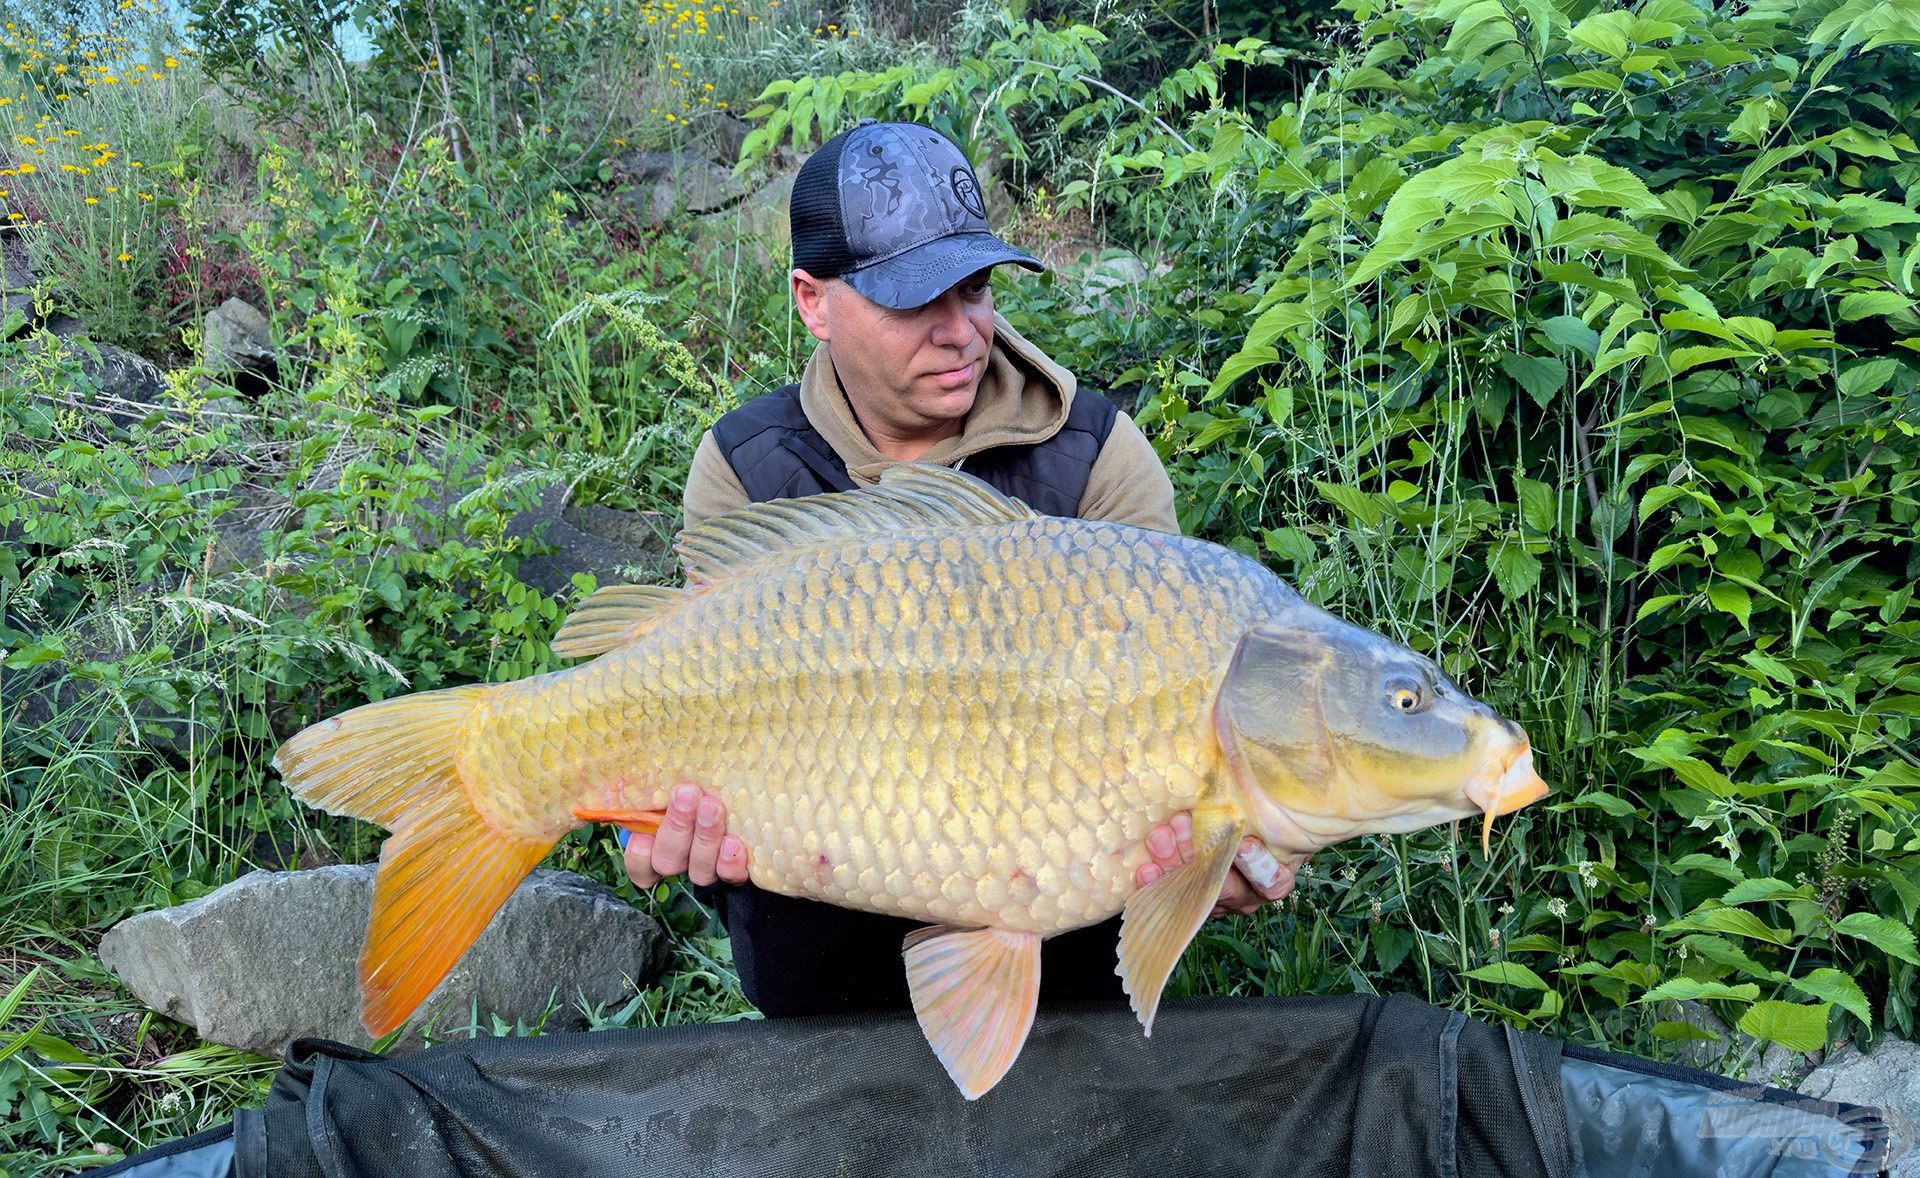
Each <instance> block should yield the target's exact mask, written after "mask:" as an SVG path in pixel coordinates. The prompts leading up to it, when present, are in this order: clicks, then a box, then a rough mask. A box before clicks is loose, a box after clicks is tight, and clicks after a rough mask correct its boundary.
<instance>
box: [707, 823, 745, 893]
mask: <svg viewBox="0 0 1920 1178" xmlns="http://www.w3.org/2000/svg"><path fill="white" fill-rule="evenodd" d="M714 874H716V875H718V876H719V877H720V878H721V879H722V880H724V881H726V882H727V883H730V884H743V883H746V882H747V878H748V873H747V844H745V843H743V842H741V841H740V839H739V837H738V836H736V835H731V834H730V835H728V836H727V837H726V838H723V839H721V840H720V862H719V863H718V864H716V865H715V866H714Z"/></svg>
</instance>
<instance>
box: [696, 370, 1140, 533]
mask: <svg viewBox="0 0 1920 1178" xmlns="http://www.w3.org/2000/svg"><path fill="white" fill-rule="evenodd" d="M1119 415H1120V410H1119V409H1117V408H1115V407H1114V404H1113V402H1112V401H1109V400H1107V398H1106V397H1105V396H1103V395H1102V394H1100V393H1097V392H1095V391H1093V390H1092V389H1085V388H1083V389H1080V390H1079V391H1078V392H1076V393H1075V394H1074V397H1073V404H1072V405H1071V406H1070V407H1069V408H1068V411H1067V421H1066V424H1065V425H1063V426H1061V427H1060V430H1059V432H1058V433H1056V434H1054V435H1053V436H1052V437H1050V438H1048V439H1046V440H1045V441H1042V442H1035V443H1034V444H1032V445H1030V446H996V447H995V448H993V449H991V450H983V451H981V452H980V453H978V454H972V455H969V456H968V457H966V458H965V459H963V460H962V461H961V464H960V469H962V470H964V471H966V472H967V473H968V474H970V475H974V476H976V477H978V478H981V479H984V480H985V481H986V482H988V483H991V484H992V485H993V486H995V487H997V488H999V489H1000V490H1001V491H1004V492H1005V493H1006V494H1008V495H1011V496H1013V497H1014V498H1015V499H1018V500H1020V501H1021V502H1022V503H1025V504H1026V505H1027V506H1029V507H1031V508H1033V509H1034V510H1035V511H1038V512H1041V513H1043V514H1045V515H1060V516H1068V517H1072V516H1077V515H1079V514H1080V498H1081V496H1082V495H1084V494H1085V493H1086V490H1087V477H1088V476H1089V475H1091V474H1092V473H1093V460H1094V459H1096V458H1098V457H1099V456H1100V448H1101V447H1102V446H1104V445H1106V444H1107V435H1108V434H1109V433H1111V432H1112V431H1113V422H1114V419H1115V418H1117V417H1118V416H1119ZM713 440H714V442H715V444H717V445H718V446H719V447H720V453H721V454H722V455H724V456H725V457H726V460H727V465H728V466H731V467H732V468H733V473H734V474H735V475H737V476H739V479H740V485H741V486H743V487H745V488H746V491H747V498H748V499H750V500H752V501H753V502H755V503H764V502H765V501H767V500H768V499H793V498H797V497H799V496H801V495H819V494H823V493H825V492H828V491H851V490H853V486H854V484H853V479H852V478H850V477H849V476H848V474H847V464H846V463H845V462H844V461H842V460H841V458H840V455H838V454H836V453H835V452H834V449H833V447H832V446H829V445H827V440H826V439H825V438H823V437H821V436H820V431H819V430H817V429H815V428H813V423H812V422H810V421H808V420H807V415H806V414H805V413H804V412H802V411H801V409H800V386H799V385H797V384H790V385H784V386H782V387H780V388H777V389H775V390H773V391H772V392H770V393H765V394H762V395H761V396H758V397H755V398H754V399H753V400H751V401H748V402H747V403H746V404H745V405H742V406H740V408H738V409H735V410H734V411H733V412H731V413H729V414H727V415H726V416H725V417H722V418H721V419H720V420H719V421H716V422H714V423H713Z"/></svg>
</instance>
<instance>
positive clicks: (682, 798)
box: [653, 784, 700, 875]
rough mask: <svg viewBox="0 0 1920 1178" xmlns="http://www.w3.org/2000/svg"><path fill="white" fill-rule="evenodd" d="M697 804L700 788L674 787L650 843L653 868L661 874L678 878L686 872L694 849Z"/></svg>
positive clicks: (694, 786) (683, 785)
mask: <svg viewBox="0 0 1920 1178" xmlns="http://www.w3.org/2000/svg"><path fill="white" fill-rule="evenodd" d="M699 805H700V787H699V786H697V785H685V784H682V785H676V786H674V787H673V793H672V795H671V796H670V797H669V798H668V799H667V815H666V817H665V818H662V819H661V820H660V832H659V834H657V835H656V836H654V840H653V869H654V870H655V871H657V872H659V873H660V874H661V875H679V874H680V873H681V872H683V871H685V870H686V869H687V852H688V851H689V850H690V849H691V848H692V846H693V819H694V811H695V810H696V809H697V808H698V807H699Z"/></svg>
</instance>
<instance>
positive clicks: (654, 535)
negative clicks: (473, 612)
mask: <svg viewBox="0 0 1920 1178" xmlns="http://www.w3.org/2000/svg"><path fill="white" fill-rule="evenodd" d="M507 534H508V535H509V536H520V537H532V538H533V539H534V540H536V541H538V542H541V543H544V544H547V545H551V546H552V551H550V552H548V553H546V554H544V555H541V556H534V557H529V558H528V559H526V560H524V561H522V562H521V564H520V569H519V572H518V574H517V575H518V576H519V578H520V580H521V581H522V582H524V583H525V584H527V585H529V586H531V587H533V588H535V589H538V590H540V591H541V592H543V593H546V594H548V595H549V596H557V595H560V594H564V593H570V592H572V591H573V581H572V578H573V574H575V573H583V572H584V573H592V574H593V576H594V578H595V580H597V581H598V582H599V583H600V584H602V585H606V584H609V583H611V582H614V581H625V580H629V579H637V580H639V581H641V582H643V583H645V582H653V581H659V580H662V579H664V578H665V577H667V576H669V575H671V574H672V572H673V570H674V568H675V561H674V558H673V556H672V554H671V553H670V552H669V550H668V544H669V542H670V541H671V539H672V537H673V520H672V519H670V518H669V517H667V516H664V515H661V514H659V513H658V512H650V511H619V510H616V509H614V508H611V507H600V506H598V505H587V506H581V505H578V504H573V503H568V502H567V501H566V488H565V487H549V488H547V489H546V490H545V491H543V492H542V493H541V495H540V500H539V502H538V503H536V504H535V505H534V506H533V507H531V508H529V509H527V510H526V511H523V512H521V513H520V514H519V515H517V516H515V517H514V518H513V519H512V520H510V521H508V523H507Z"/></svg>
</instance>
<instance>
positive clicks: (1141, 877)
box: [1133, 810, 1298, 916]
mask: <svg viewBox="0 0 1920 1178" xmlns="http://www.w3.org/2000/svg"><path fill="white" fill-rule="evenodd" d="M1147 854H1149V855H1152V856H1153V858H1152V859H1150V860H1149V861H1147V862H1145V863H1142V864H1141V865H1140V866H1139V868H1138V869H1136V870H1135V871H1134V873H1133V878H1134V882H1135V883H1138V884H1139V885H1140V886H1141V887H1143V888H1144V887H1146V886H1147V885H1148V884H1150V883H1152V882H1153V881H1154V880H1156V879H1159V878H1160V877H1161V876H1163V875H1165V874H1166V873H1167V872H1169V871H1172V870H1173V869H1174V868H1176V867H1178V866H1180V865H1181V864H1182V863H1185V862H1186V861H1187V860H1189V859H1191V858H1193V815H1191V814H1189V813H1187V812H1186V811H1185V810H1182V811H1180V812H1179V813H1177V814H1175V815H1174V816H1173V817H1172V818H1169V819H1168V820H1167V821H1165V822H1162V823H1161V824H1160V825H1158V826H1156V827H1154V828H1153V829H1152V830H1150V831H1148V832H1147ZM1296 866H1298V864H1293V863H1282V862H1280V861H1279V860H1278V859H1275V858H1274V857H1273V852H1271V851H1269V850H1267V846H1266V844H1265V843H1263V842H1261V841H1260V840H1259V839H1257V838H1254V837H1253V836H1252V835H1248V836H1247V837H1245V838H1243V839H1241V840H1240V850H1239V852H1238V854H1236V855H1235V856H1234V864H1233V869H1232V870H1231V871H1229V872H1227V882H1226V883H1225V884H1223V885H1222V886H1221V888H1220V898H1219V899H1218V900H1217V901H1215V902H1214V905H1213V913H1212V915H1214V916H1225V915H1227V914H1228V913H1236V914H1238V915H1240V916H1250V915H1252V914H1253V913H1255V912H1257V911H1259V909H1260V906H1261V905H1262V904H1266V903H1268V902H1270V901H1273V900H1281V899H1285V898H1286V895H1287V893H1288V892H1291V891H1293V873H1294V868H1295V867H1296Z"/></svg>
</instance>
